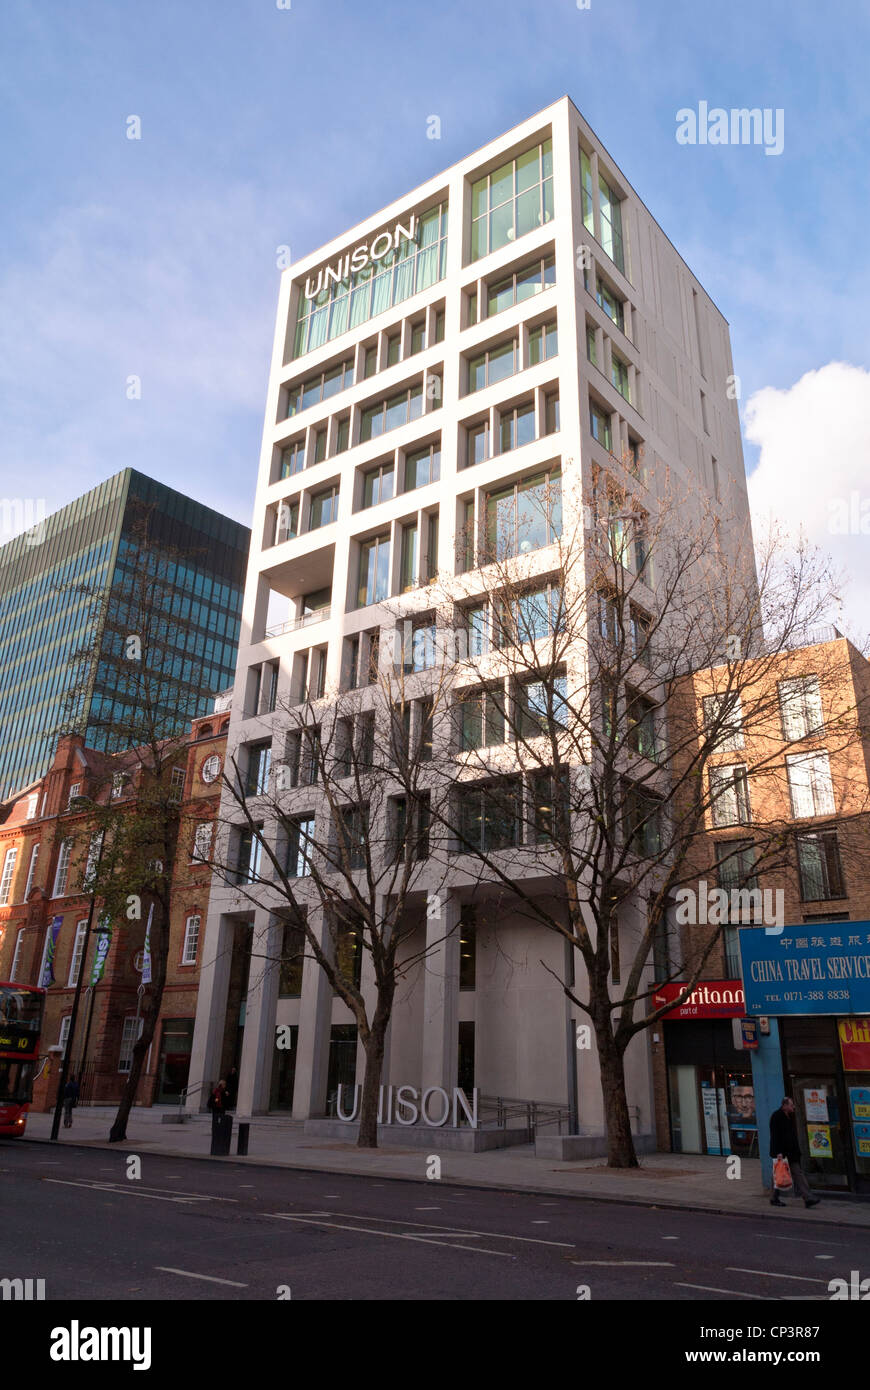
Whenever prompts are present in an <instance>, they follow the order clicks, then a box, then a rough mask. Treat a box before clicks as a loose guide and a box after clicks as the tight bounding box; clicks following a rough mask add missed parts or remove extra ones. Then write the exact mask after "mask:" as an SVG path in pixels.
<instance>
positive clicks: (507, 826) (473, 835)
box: [457, 777, 522, 853]
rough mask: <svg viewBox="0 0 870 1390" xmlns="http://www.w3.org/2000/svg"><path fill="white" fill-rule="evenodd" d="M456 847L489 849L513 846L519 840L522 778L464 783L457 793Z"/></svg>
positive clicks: (467, 849)
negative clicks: (486, 782) (482, 783)
mask: <svg viewBox="0 0 870 1390" xmlns="http://www.w3.org/2000/svg"><path fill="white" fill-rule="evenodd" d="M457 801H458V811H459V815H458V818H457V819H458V835H457V840H458V844H457V848H458V849H459V851H460V852H465V853H467V852H468V851H469V850H471V851H477V852H478V853H487V852H491V851H493V850H499V849H510V848H511V847H512V846H514V845H516V844H518V843H519V840H520V833H519V832H520V817H521V805H522V787H521V783H520V781H519V778H515V777H505V778H503V779H502V780H501V781H500V782H495V783H490V784H488V785H487V786H484V787H481V786H478V785H473V786H464V787H462V788H461V789H460V790H459V792H458V796H457Z"/></svg>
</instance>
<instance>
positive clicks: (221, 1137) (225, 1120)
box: [211, 1115, 233, 1158]
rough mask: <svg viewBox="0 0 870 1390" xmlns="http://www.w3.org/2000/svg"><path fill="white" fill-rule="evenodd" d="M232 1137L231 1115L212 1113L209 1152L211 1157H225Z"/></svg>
mask: <svg viewBox="0 0 870 1390" xmlns="http://www.w3.org/2000/svg"><path fill="white" fill-rule="evenodd" d="M232 1137H233V1117H232V1115H212V1126H211V1152H212V1156H213V1157H219V1158H225V1157H226V1155H227V1154H228V1153H229V1151H230V1144H231V1143H232Z"/></svg>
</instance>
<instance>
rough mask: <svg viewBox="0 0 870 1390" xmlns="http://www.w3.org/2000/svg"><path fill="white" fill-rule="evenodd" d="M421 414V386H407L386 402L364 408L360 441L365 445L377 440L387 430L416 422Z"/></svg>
mask: <svg viewBox="0 0 870 1390" xmlns="http://www.w3.org/2000/svg"><path fill="white" fill-rule="evenodd" d="M422 412H423V387H422V384H418V385H416V386H409V387H407V388H406V389H405V390H404V391H399V392H398V393H397V394H396V395H395V396H389V397H387V399H386V400H383V401H378V402H377V403H376V404H375V405H370V406H366V408H365V409H364V410H363V412H362V419H361V423H360V440H361V442H363V443H365V442H366V441H367V440H369V439H377V438H378V437H379V436H380V435H382V434H386V433H387V432H388V431H389V430H394V429H397V428H398V427H399V426H400V425H406V424H407V423H408V422H409V420H416V419H417V418H418V416H419V415H421V414H422Z"/></svg>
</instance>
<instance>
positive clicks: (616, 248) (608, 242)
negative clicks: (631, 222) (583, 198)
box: [598, 174, 625, 274]
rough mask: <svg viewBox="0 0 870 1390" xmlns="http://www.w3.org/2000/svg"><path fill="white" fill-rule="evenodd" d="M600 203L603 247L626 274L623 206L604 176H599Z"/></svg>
mask: <svg viewBox="0 0 870 1390" xmlns="http://www.w3.org/2000/svg"><path fill="white" fill-rule="evenodd" d="M598 202H599V207H600V210H601V245H602V246H603V247H604V250H605V251H606V252H607V254H608V256H609V257H610V259H611V260H612V261H613V264H614V265H615V266H618V267H619V269H620V270H621V271H622V273H623V274H625V246H624V243H623V238H622V205H621V203H620V200H619V197H618V196H617V194H616V193H615V192H614V190H613V189H612V188H611V186H610V184H609V183H608V182H607V179H606V178H605V177H604V175H603V174H599V176H598Z"/></svg>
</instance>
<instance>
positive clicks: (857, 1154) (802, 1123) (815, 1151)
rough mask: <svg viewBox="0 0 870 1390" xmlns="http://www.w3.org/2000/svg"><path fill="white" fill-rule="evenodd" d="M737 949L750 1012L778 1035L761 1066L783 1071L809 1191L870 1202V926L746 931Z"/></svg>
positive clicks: (801, 927)
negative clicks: (857, 1196) (844, 1194)
mask: <svg viewBox="0 0 870 1390" xmlns="http://www.w3.org/2000/svg"><path fill="white" fill-rule="evenodd" d="M831 925H832V927H833V924H831ZM841 928H842V930H841ZM740 947H741V954H742V959H743V971H744V979H745V981H746V1012H747V1014H748V1015H749V1016H751V1017H758V1018H763V1017H765V1016H766V1017H768V1018H770V1019H771V1020H773V1019H776V1020H777V1022H778V1028H779V1050H778V1054H777V1055H776V1057H775V1058H773V1059H770V1060H768V1061H767V1062H766V1063H764V1059H763V1058H760V1059H759V1064H765V1065H766V1066H767V1068H768V1071H769V1070H770V1068H771V1065H772V1064H773V1065H776V1066H779V1067H781V1078H782V1094H783V1095H789V1096H791V1097H792V1099H793V1100H794V1103H795V1110H796V1117H797V1125H798V1135H799V1136H800V1142H801V1150H802V1155H803V1157H802V1167H803V1168H804V1171H805V1172H806V1173H807V1175H808V1177H809V1180H810V1183H811V1185H812V1186H813V1187H814V1188H818V1189H821V1190H825V1189H827V1190H828V1191H831V1192H836V1191H841V1192H855V1193H859V1194H868V1195H870V922H845V923H837V926H836V929H835V930H834V931H832V934H831V935H828V934H827V932H826V933H825V935H824V936H821V935H814V934H813V933H812V932H808V929H807V926H806V925H804V926H800V927H786V928H784V929H778V930H776V931H767V930H763V929H749V930H743V931H741V933H740ZM774 1026H775V1025H773V1023H772V1024H771V1027H774ZM756 1082H757V1084H759V1078H758V1077H756Z"/></svg>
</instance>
